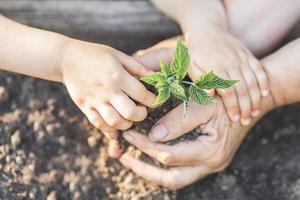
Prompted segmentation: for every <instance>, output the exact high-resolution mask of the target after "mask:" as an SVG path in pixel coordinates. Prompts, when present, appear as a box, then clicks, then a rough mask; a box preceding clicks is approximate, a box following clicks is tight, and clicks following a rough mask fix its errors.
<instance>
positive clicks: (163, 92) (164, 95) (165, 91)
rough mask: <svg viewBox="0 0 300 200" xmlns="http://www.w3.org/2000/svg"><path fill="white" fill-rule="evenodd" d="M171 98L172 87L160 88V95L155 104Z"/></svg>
mask: <svg viewBox="0 0 300 200" xmlns="http://www.w3.org/2000/svg"><path fill="white" fill-rule="evenodd" d="M169 98H170V88H169V87H168V86H165V87H160V88H158V96H157V98H156V100H155V103H154V104H155V105H160V104H162V103H164V102H165V101H167V100H168V99H169Z"/></svg>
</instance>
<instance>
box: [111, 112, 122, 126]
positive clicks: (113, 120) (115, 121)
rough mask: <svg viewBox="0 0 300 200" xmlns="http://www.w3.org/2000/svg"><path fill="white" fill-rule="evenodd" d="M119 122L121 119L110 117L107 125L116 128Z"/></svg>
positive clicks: (114, 116)
mask: <svg viewBox="0 0 300 200" xmlns="http://www.w3.org/2000/svg"><path fill="white" fill-rule="evenodd" d="M120 122H121V118H120V117H119V116H116V115H112V116H111V117H110V118H109V122H108V124H109V125H110V126H112V127H116V126H118V124H119V123H120Z"/></svg>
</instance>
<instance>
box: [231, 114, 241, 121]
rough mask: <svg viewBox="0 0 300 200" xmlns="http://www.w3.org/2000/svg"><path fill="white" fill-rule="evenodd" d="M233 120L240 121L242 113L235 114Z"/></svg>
mask: <svg viewBox="0 0 300 200" xmlns="http://www.w3.org/2000/svg"><path fill="white" fill-rule="evenodd" d="M231 120H232V121H234V122H237V121H239V120H240V115H239V114H235V115H233V117H232V119H231Z"/></svg>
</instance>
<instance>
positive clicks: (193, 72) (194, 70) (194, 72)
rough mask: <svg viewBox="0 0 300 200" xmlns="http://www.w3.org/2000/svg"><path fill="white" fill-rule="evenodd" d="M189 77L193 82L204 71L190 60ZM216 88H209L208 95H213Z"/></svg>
mask: <svg viewBox="0 0 300 200" xmlns="http://www.w3.org/2000/svg"><path fill="white" fill-rule="evenodd" d="M188 74H189V77H190V78H191V79H192V80H193V81H194V82H195V81H196V80H198V79H199V77H200V76H202V75H203V74H205V71H203V70H201V69H200V68H199V67H198V66H197V65H196V63H194V62H192V64H191V66H190V68H189V73H188ZM215 92H216V90H215V89H211V90H207V93H208V94H209V95H210V96H214V95H215Z"/></svg>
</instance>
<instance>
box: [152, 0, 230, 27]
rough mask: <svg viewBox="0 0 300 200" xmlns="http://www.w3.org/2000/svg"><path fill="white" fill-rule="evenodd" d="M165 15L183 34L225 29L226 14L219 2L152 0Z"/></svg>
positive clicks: (205, 0) (203, 0) (213, 0)
mask: <svg viewBox="0 0 300 200" xmlns="http://www.w3.org/2000/svg"><path fill="white" fill-rule="evenodd" d="M152 2H153V3H154V4H155V5H156V6H157V7H158V8H159V9H160V10H161V11H162V12H164V13H165V14H167V15H168V16H169V17H171V18H172V19H174V20H175V21H177V22H178V23H179V25H180V26H181V28H182V30H183V32H184V33H186V32H191V31H194V30H195V31H196V30H197V29H199V28H201V29H202V28H203V26H205V27H209V26H212V25H213V26H218V27H222V28H226V27H227V22H226V13H225V9H224V6H223V4H222V2H221V1H220V0H210V1H207V0H189V1H185V0H175V1H174V0H164V1H162V0H152Z"/></svg>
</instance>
